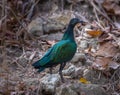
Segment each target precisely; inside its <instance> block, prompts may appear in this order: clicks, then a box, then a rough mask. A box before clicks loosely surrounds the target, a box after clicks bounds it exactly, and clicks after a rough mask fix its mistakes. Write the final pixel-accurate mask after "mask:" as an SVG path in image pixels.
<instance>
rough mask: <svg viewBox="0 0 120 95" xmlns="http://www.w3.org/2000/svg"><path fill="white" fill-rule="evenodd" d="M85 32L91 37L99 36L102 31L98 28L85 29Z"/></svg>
mask: <svg viewBox="0 0 120 95" xmlns="http://www.w3.org/2000/svg"><path fill="white" fill-rule="evenodd" d="M86 32H87V34H89V35H90V36H91V37H99V36H100V35H101V34H102V33H103V32H102V31H101V30H99V29H97V30H91V29H86Z"/></svg>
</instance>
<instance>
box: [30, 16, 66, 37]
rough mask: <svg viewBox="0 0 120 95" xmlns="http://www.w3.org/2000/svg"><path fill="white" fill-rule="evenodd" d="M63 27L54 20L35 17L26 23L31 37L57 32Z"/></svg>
mask: <svg viewBox="0 0 120 95" xmlns="http://www.w3.org/2000/svg"><path fill="white" fill-rule="evenodd" d="M64 28H65V26H64V25H63V24H61V23H59V22H57V21H55V20H52V19H48V20H43V19H41V18H36V19H35V20H33V21H32V22H31V23H30V24H29V25H28V33H29V34H30V35H31V36H33V37H40V36H42V35H43V34H49V33H55V32H59V31H61V30H63V29H64Z"/></svg>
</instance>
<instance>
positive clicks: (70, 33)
mask: <svg viewBox="0 0 120 95" xmlns="http://www.w3.org/2000/svg"><path fill="white" fill-rule="evenodd" d="M73 29H74V27H71V25H68V28H67V30H66V31H65V33H64V35H63V38H62V40H68V39H69V40H71V41H74V33H73Z"/></svg>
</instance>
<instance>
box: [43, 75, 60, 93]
mask: <svg viewBox="0 0 120 95" xmlns="http://www.w3.org/2000/svg"><path fill="white" fill-rule="evenodd" d="M59 83H60V76H59V75H58V74H52V75H50V74H47V75H46V76H44V77H43V78H42V79H41V89H42V94H43V95H54V93H55V90H56V87H57V86H58V85H59Z"/></svg>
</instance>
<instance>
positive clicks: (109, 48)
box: [95, 41, 119, 57]
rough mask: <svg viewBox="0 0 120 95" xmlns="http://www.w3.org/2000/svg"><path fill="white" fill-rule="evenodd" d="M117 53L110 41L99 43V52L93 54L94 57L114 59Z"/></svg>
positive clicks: (117, 50)
mask: <svg viewBox="0 0 120 95" xmlns="http://www.w3.org/2000/svg"><path fill="white" fill-rule="evenodd" d="M118 52H119V49H118V48H117V47H115V46H114V45H113V44H112V43H111V42H110V41H109V42H103V43H100V47H99V50H98V51H97V52H96V53H95V55H96V56H104V57H114V56H115V55H116V54H117V53H118Z"/></svg>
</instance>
